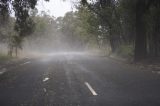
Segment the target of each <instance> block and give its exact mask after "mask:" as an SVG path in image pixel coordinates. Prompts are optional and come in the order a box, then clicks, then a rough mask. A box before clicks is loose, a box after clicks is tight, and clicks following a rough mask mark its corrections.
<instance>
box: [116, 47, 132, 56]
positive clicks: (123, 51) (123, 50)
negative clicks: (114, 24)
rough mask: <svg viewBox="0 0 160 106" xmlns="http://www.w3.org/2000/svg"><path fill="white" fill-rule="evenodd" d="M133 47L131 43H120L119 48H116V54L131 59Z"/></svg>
mask: <svg viewBox="0 0 160 106" xmlns="http://www.w3.org/2000/svg"><path fill="white" fill-rule="evenodd" d="M133 51H134V48H133V46H132V45H121V46H120V47H119V49H118V50H117V53H116V54H117V55H119V56H121V57H123V58H128V59H131V58H132V57H133V56H134V52H133Z"/></svg>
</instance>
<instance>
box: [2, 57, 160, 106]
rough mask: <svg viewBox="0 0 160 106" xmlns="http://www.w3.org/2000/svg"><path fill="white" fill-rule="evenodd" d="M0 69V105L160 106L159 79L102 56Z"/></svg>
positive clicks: (21, 63) (40, 61) (39, 61)
mask: <svg viewBox="0 0 160 106" xmlns="http://www.w3.org/2000/svg"><path fill="white" fill-rule="evenodd" d="M0 70H1V71H0V106H160V75H158V74H155V73H152V72H151V71H145V70H139V69H136V68H134V67H129V66H128V65H125V64H123V63H119V62H117V61H115V60H111V59H107V58H104V57H94V56H87V55H55V56H46V57H43V58H35V59H32V58H26V59H24V60H23V61H19V62H16V63H14V64H8V65H6V66H3V67H1V69H0Z"/></svg>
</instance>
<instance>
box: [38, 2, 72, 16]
mask: <svg viewBox="0 0 160 106" xmlns="http://www.w3.org/2000/svg"><path fill="white" fill-rule="evenodd" d="M36 7H37V8H38V11H39V12H40V11H46V12H47V13H49V14H50V15H52V16H55V17H59V16H64V14H65V13H66V12H68V11H71V10H72V7H73V5H72V2H71V0H66V1H65V2H64V1H63V0H50V1H49V2H45V1H44V0H39V2H38V4H37V6H36ZM48 10H49V11H48Z"/></svg>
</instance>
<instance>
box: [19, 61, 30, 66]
mask: <svg viewBox="0 0 160 106" xmlns="http://www.w3.org/2000/svg"><path fill="white" fill-rule="evenodd" d="M29 63H31V62H30V61H27V62H25V63H22V64H20V65H25V64H29Z"/></svg>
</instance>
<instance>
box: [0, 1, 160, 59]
mask: <svg viewBox="0 0 160 106" xmlns="http://www.w3.org/2000/svg"><path fill="white" fill-rule="evenodd" d="M46 1H48V0H46ZM0 2H1V3H0V13H1V16H0V22H1V25H0V27H1V28H0V29H3V25H5V24H4V22H6V21H4V20H7V19H10V20H12V22H13V23H14V24H12V26H14V27H13V29H12V30H14V31H15V33H14V34H13V33H12V34H13V36H12V39H11V41H13V42H14V41H17V42H16V43H15V42H14V43H13V42H12V43H11V45H14V46H16V47H18V48H21V46H17V45H20V44H21V42H22V41H23V40H20V39H23V38H24V37H26V36H27V35H33V36H35V38H37V39H38V37H40V36H41V37H40V38H42V39H45V38H44V37H43V36H42V35H47V32H50V31H51V30H52V29H50V28H51V27H50V26H52V28H53V29H55V30H54V31H51V32H54V33H56V35H65V36H64V37H63V39H65V40H66V41H67V42H69V43H68V45H69V47H71V48H75V49H76V48H80V47H82V48H85V47H87V46H88V45H89V46H90V47H91V46H97V48H100V49H101V48H103V47H107V48H108V47H109V48H110V49H111V51H110V53H116V54H120V55H122V56H124V57H125V56H129V57H132V58H133V60H134V61H140V60H142V59H145V58H147V57H159V56H160V33H159V32H160V18H159V15H160V1H159V0H93V1H90V0H80V1H78V2H76V4H75V6H76V11H74V12H68V13H67V14H66V15H65V16H64V17H58V18H53V17H50V16H45V15H43V16H36V15H34V12H33V11H32V12H31V11H30V10H33V9H34V8H35V5H36V3H37V0H13V1H11V0H0ZM10 5H12V6H11V7H12V9H13V10H14V11H15V18H7V17H10V15H9V14H10V12H9V11H10V9H9V8H10ZM46 19H47V21H45V20H46ZM38 20H39V21H38ZM42 20H43V21H42ZM48 21H52V24H48V23H46V22H48ZM44 26H45V27H44ZM42 29H44V30H42ZM10 31H11V30H10ZM0 34H1V37H2V38H5V37H6V36H3V35H4V34H3V31H0ZM48 35H49V36H50V35H52V34H51V33H48ZM36 36H37V37H36ZM45 37H46V36H45ZM47 38H49V37H47ZM13 39H14V40H13ZM78 46H79V47H78ZM11 50H12V46H11ZM107 50H108V49H107ZM110 53H109V54H110Z"/></svg>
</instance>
